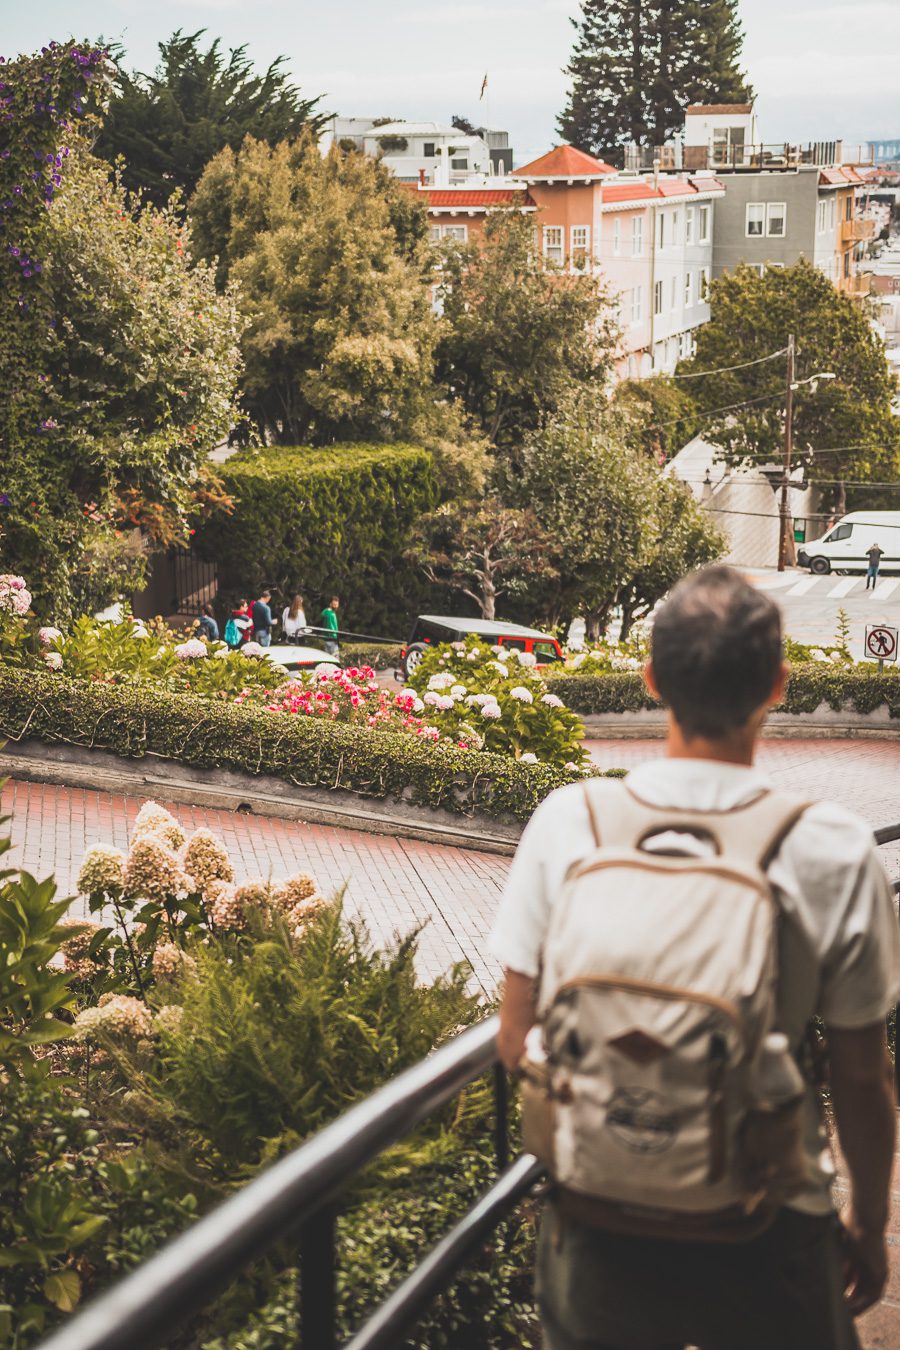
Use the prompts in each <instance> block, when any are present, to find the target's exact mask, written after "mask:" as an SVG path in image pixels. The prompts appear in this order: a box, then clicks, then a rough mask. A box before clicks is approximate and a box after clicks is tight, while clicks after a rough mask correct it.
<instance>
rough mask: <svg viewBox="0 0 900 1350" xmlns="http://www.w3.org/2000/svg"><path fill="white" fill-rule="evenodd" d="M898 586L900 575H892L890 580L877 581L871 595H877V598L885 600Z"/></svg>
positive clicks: (899, 584)
mask: <svg viewBox="0 0 900 1350" xmlns="http://www.w3.org/2000/svg"><path fill="white" fill-rule="evenodd" d="M898 586H900V577H892V578H891V580H890V581H879V582H878V584H877V585H876V587H875V589H874V591H873V592H872V595H873V597H874V596H877V597H878V599H879V600H886V599H887V598H888V596H889V595H893V594H894V591H895V590H896V589H897V587H898Z"/></svg>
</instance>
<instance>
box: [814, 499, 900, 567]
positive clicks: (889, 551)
mask: <svg viewBox="0 0 900 1350" xmlns="http://www.w3.org/2000/svg"><path fill="white" fill-rule="evenodd" d="M873 544H878V545H879V547H880V548H882V549H883V550H884V553H883V555H882V558H881V570H882V571H883V572H897V571H900V511H851V512H850V514H849V515H848V516H842V517H841V519H840V520H839V521H838V523H837V524H836V525H832V527H831V529H830V530H829V531H828V533H827V534H823V535H822V538H821V539H814V540H812V542H807V543H805V544H804V545H803V546H802V547H801V548H800V549H798V551H797V562H798V564H799V565H800V566H801V567H808V568H809V570H810V571H811V572H816V573H818V575H819V576H825V575H826V573H828V572H865V570H866V568H867V567H868V565H869V560H868V558H867V557H866V554H867V552H868V551H869V549H870V548H871V547H872V545H873Z"/></svg>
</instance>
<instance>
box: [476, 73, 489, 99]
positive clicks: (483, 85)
mask: <svg viewBox="0 0 900 1350" xmlns="http://www.w3.org/2000/svg"><path fill="white" fill-rule="evenodd" d="M487 87H488V83H487V71H485V73H484V79H483V80H482V81H481V93H480V94H479V95H478V102H479V103H480V102H481V100H482V99H483V98H484V96H485V94H486V93H487Z"/></svg>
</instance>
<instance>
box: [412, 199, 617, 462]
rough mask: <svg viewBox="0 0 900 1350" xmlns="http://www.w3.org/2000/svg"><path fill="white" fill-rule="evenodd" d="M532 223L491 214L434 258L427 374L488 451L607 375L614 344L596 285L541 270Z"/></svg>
mask: <svg viewBox="0 0 900 1350" xmlns="http://www.w3.org/2000/svg"><path fill="white" fill-rule="evenodd" d="M533 229H534V226H533V223H532V221H531V219H530V218H528V217H526V216H523V215H521V214H519V213H518V212H516V211H500V212H497V213H496V214H495V215H492V216H491V217H490V218H489V220H488V222H487V225H486V226H485V231H484V238H483V240H479V241H476V242H473V243H472V244H470V245H468V246H460V245H458V244H457V245H450V246H448V248H447V249H446V250H445V251H444V254H443V255H442V259H441V268H442V277H443V281H444V290H443V304H444V316H443V325H442V330H441V338H440V341H439V343H438V347H437V370H438V375H439V377H440V378H441V379H442V380H443V381H444V383H445V384H446V385H447V387H448V389H449V390H450V391H451V393H452V394H453V395H454V397H456V398H458V399H460V401H461V402H462V405H463V407H464V408H465V410H466V412H467V413H468V414H469V416H470V417H472V418H473V419H474V420H475V421H476V423H477V424H478V425H479V426H480V427H481V429H482V431H483V432H484V435H485V436H486V437H487V439H488V440H489V441H490V442H492V443H493V444H494V445H495V446H501V447H510V446H515V445H516V444H517V443H518V442H519V440H520V439H521V437H522V436H523V435H524V434H525V433H526V432H528V431H529V430H532V429H534V428H535V427H537V425H538V424H539V422H540V419H541V417H542V416H543V415H545V414H548V413H553V412H554V411H555V410H556V409H557V408H558V407H559V406H560V405H561V403H562V401H563V400H564V399H565V397H566V396H567V394H568V392H569V391H570V390H571V388H572V386H573V384H574V385H588V384H593V383H597V384H601V383H603V382H604V381H605V380H606V379H607V378H608V376H609V373H610V371H611V367H612V353H613V350H614V346H615V341H616V337H617V329H616V325H615V320H614V318H613V310H612V308H611V306H610V305H609V303H608V300H607V296H606V291H605V289H604V285H603V283H602V282H601V281H600V280H599V279H598V278H597V277H594V276H572V275H571V274H567V273H563V272H562V271H560V270H559V269H555V268H552V267H547V266H545V265H544V262H543V260H542V259H540V258H538V257H537V256H536V254H535V249H534V241H533Z"/></svg>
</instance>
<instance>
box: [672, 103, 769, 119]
mask: <svg viewBox="0 0 900 1350" xmlns="http://www.w3.org/2000/svg"><path fill="white" fill-rule="evenodd" d="M752 111H753V104H752V103H691V104H690V106H689V107H688V109H687V116H688V117H690V116H691V115H692V114H693V113H696V114H698V115H699V116H701V117H702V116H703V115H704V114H708V115H709V116H710V117H727V116H728V115H729V113H733V114H734V116H735V117H738V116H744V117H746V116H747V114H748V113H752Z"/></svg>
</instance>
